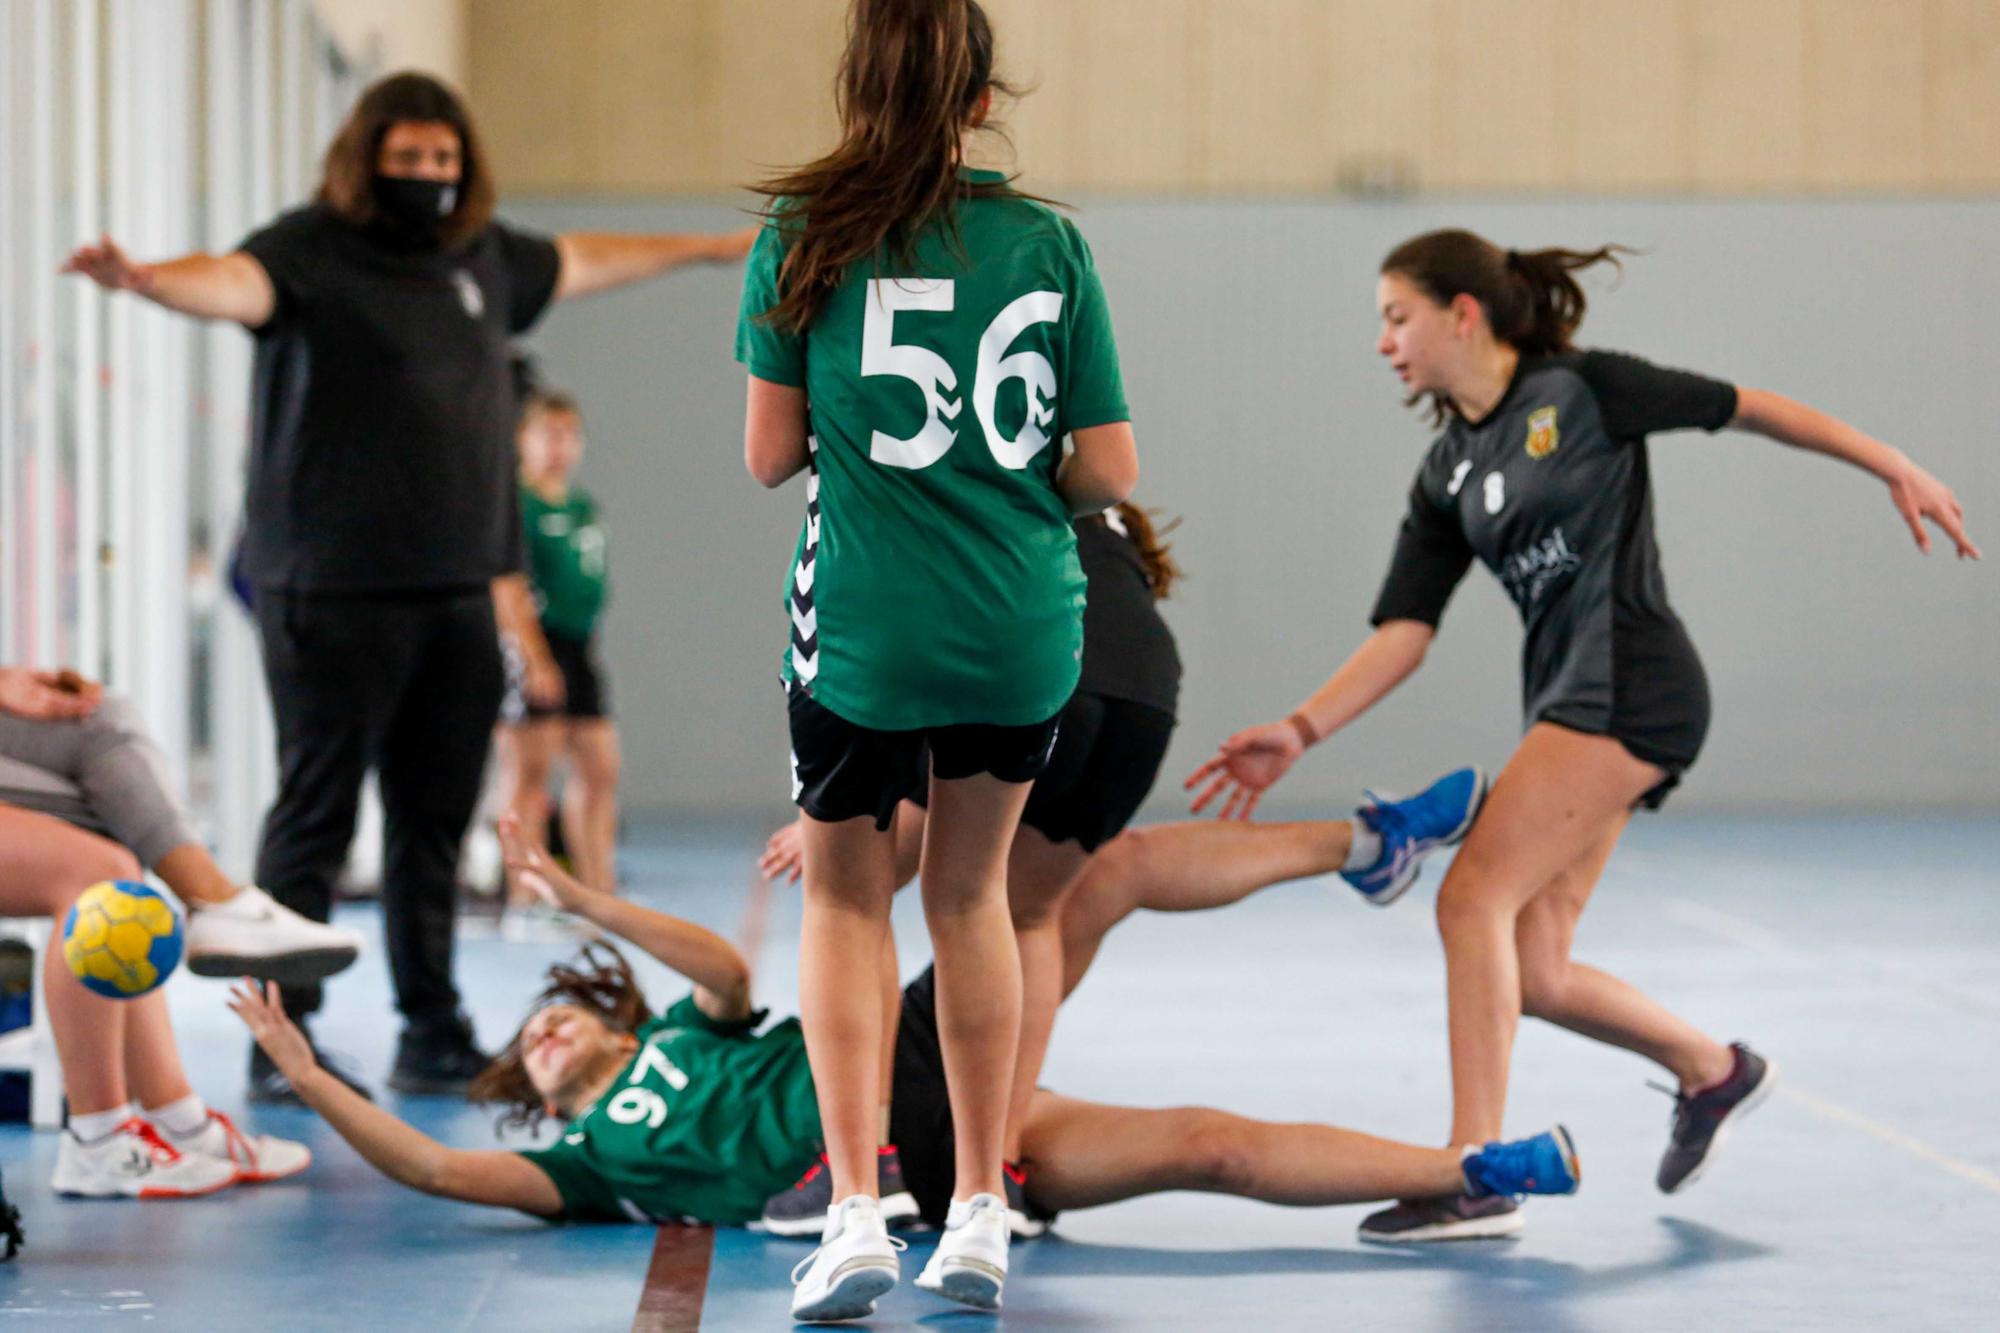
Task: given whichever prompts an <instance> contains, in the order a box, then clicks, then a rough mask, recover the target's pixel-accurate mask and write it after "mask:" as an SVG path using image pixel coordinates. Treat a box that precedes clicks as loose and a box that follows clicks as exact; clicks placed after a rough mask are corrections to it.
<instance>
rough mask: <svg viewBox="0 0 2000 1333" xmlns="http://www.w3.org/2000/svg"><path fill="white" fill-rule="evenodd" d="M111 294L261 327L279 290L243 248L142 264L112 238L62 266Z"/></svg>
mask: <svg viewBox="0 0 2000 1333" xmlns="http://www.w3.org/2000/svg"><path fill="white" fill-rule="evenodd" d="M62 271H63V272H64V273H80V274H82V275H83V276H84V277H86V278H89V279H90V280H91V281H92V282H94V283H96V284H97V285H98V286H100V287H102V288H104V289H105V290H106V291H110V292H131V293H133V294H134V295H137V296H143V297H145V298H146V299H147V300H148V301H151V302H152V303H153V304H155V305H159V306H164V307H166V308H167V309H168V310H172V311H175V312H177V313H179V314H183V315H192V316H194V317H195V318H196V319H228V320H234V321H235V322H236V323H238V324H241V325H243V326H244V327H245V328H250V329H255V328H261V327H262V326H263V325H264V324H266V323H268V322H269V321H270V318H271V315H272V312H273V311H275V310H276V309H277V301H278V296H277V289H276V288H274V287H273V286H272V285H271V275H270V274H268V273H266V272H265V271H264V266H263V265H262V264H260V263H258V262H257V261H256V260H255V259H252V258H251V257H250V256H249V255H247V254H245V253H244V252H243V251H241V250H236V251H232V252H231V253H229V254H226V255H208V254H192V255H183V256H181V257H180V258H179V259H169V260H165V261H163V262H161V263H158V264H141V263H139V262H137V261H136V260H134V259H132V258H131V257H130V256H128V255H127V254H126V253H125V252H124V251H123V250H121V249H119V248H118V243H117V242H116V241H113V240H112V239H111V238H110V237H109V236H103V237H100V238H98V242H97V244H96V245H82V246H78V247H77V248H76V250H75V251H74V252H73V253H72V254H71V255H70V257H69V258H68V259H67V260H65V261H64V263H63V266H62Z"/></svg>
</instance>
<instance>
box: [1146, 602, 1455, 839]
mask: <svg viewBox="0 0 2000 1333" xmlns="http://www.w3.org/2000/svg"><path fill="white" fill-rule="evenodd" d="M1436 633H1437V631H1436V630H1435V629H1433V628H1432V627H1431V626H1430V625H1427V624H1425V623H1424V622H1423V621H1421V620H1388V621H1384V622H1383V623H1382V625H1381V627H1380V628H1378V629H1377V630H1376V631H1375V632H1374V633H1373V634H1371V635H1369V636H1368V638H1367V639H1366V640H1365V641H1364V642H1363V643H1362V645H1361V646H1360V647H1359V648H1357V649H1355V650H1354V653H1353V655H1352V656H1351V657H1349V658H1348V659H1347V661H1346V662H1345V663H1343V664H1342V665H1341V668H1340V670H1338V671H1336V672H1334V673H1333V675H1332V676H1330V677H1328V678H1327V682H1326V684H1324V685H1322V686H1320V687H1319V688H1318V689H1316V690H1314V691H1313V692H1312V693H1311V694H1310V695H1308V696H1307V697H1306V700H1305V702H1304V703H1302V704H1300V705H1299V706H1298V707H1297V708H1295V709H1293V710H1292V713H1291V715H1290V716H1289V717H1287V718H1286V719H1285V720H1284V721H1282V722H1267V723H1265V724H1264V725H1262V726H1258V727H1251V728H1249V729H1247V730H1245V731H1239V732H1237V733H1236V734H1235V735H1234V736H1231V737H1230V738H1229V739H1228V740H1226V741H1224V742H1223V743H1222V744H1221V746H1220V747H1219V748H1218V749H1217V750H1216V752H1215V755H1214V757H1213V758H1211V759H1210V760H1209V761H1208V762H1207V763H1205V764H1203V765H1202V766H1201V767H1200V768H1197V769H1196V770H1195V771H1194V772H1193V773H1191V774H1189V775H1188V779H1187V781H1186V782H1185V783H1183V784H1182V786H1183V788H1184V789H1186V790H1190V791H1192V790H1193V789H1194V788H1195V787H1197V786H1200V785H1201V784H1202V783H1203V782H1206V783H1208V786H1207V787H1206V788H1204V789H1203V790H1202V791H1201V792H1200V793H1199V794H1198V795H1196V796H1195V798H1194V801H1193V802H1192V804H1191V806H1190V807H1189V808H1190V809H1193V810H1196V811H1200V810H1203V809H1205V808H1206V807H1207V806H1208V804H1209V802H1211V801H1213V800H1214V799H1215V798H1216V797H1217V796H1222V795H1224V794H1225V793H1226V799H1225V800H1224V801H1223V803H1222V809H1221V810H1220V811H1218V812H1217V813H1218V814H1219V815H1220V817H1221V818H1223V819H1232V818H1234V819H1248V818H1249V817H1250V813H1251V811H1253V810H1255V809H1256V808H1257V802H1259V801H1261V800H1263V799H1264V792H1265V791H1266V790H1267V789H1268V788H1269V787H1270V786H1271V784H1272V783H1274V782H1276V781H1277V780H1278V779H1279V778H1281V777H1283V776H1284V775H1285V774H1286V773H1287V772H1288V771H1290V769H1291V767H1292V765H1293V764H1295V763H1297V762H1298V759H1299V756H1300V755H1302V754H1304V753H1305V752H1306V750H1307V748H1308V747H1310V746H1313V745H1317V744H1318V743H1319V742H1321V741H1323V740H1325V739H1326V738H1327V737H1329V736H1331V735H1332V734H1333V733H1334V732H1336V731H1338V730H1340V729H1341V728H1342V727H1344V726H1346V725H1347V724H1348V723H1350V722H1352V721H1353V720H1354V719H1355V718H1357V717H1360V716H1361V715H1362V714H1363V713H1365V712H1367V711H1368V710H1369V709H1370V708H1373V707H1374V706H1375V704H1376V703H1377V702H1379V701H1380V700H1381V699H1382V697H1383V696H1384V695H1386V694H1388V693H1389V691H1391V690H1393V689H1395V688H1396V686H1398V685H1400V684H1402V682H1403V681H1404V680H1405V679H1406V678H1407V677H1408V676H1409V675H1410V673H1411V672H1413V671H1415V670H1416V669H1417V668H1418V666H1420V665H1422V663H1423V660H1424V654H1425V653H1427V652H1428V651H1429V650H1430V644H1431V639H1432V638H1433V637H1434V636H1435V635H1436Z"/></svg>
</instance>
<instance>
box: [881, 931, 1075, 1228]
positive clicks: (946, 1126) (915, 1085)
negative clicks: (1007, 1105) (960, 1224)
mask: <svg viewBox="0 0 2000 1333" xmlns="http://www.w3.org/2000/svg"><path fill="white" fill-rule="evenodd" d="M889 1139H890V1141H891V1142H892V1143H894V1144H895V1145H896V1155H897V1157H898V1158H899V1159H900V1160H901V1161H902V1164H903V1183H904V1184H905V1185H907V1186H909V1188H910V1193H911V1195H912V1196H914V1197H915V1199H916V1201H917V1208H918V1209H919V1210H920V1211H921V1212H922V1213H923V1215H924V1220H925V1221H926V1222H929V1223H931V1224H932V1225H933V1226H940V1227H941V1226H943V1225H944V1217H945V1214H946V1213H947V1212H949V1211H950V1209H951V1187H952V1184H953V1177H954V1176H955V1175H956V1174H957V1170H958V1168H957V1166H956V1164H955V1163H954V1162H953V1160H952V1157H953V1151H954V1148H955V1147H956V1144H957V1137H956V1135H955V1134H954V1133H953V1131H952V1126H951V1094H950V1093H949V1092H948V1091H947V1090H946V1087H945V1081H944V1049H943V1047H942V1046H941V1045H940V1044H939V1042H938V1025H937V980H936V978H935V977H934V976H933V974H932V970H931V969H930V968H928V967H927V968H925V969H924V972H923V975H922V976H920V977H918V978H917V979H916V980H915V981H912V982H911V983H910V984H909V985H907V986H905V987H903V1012H902V1017H901V1019H900V1020H898V1022H897V1024H896V1070H895V1081H894V1083H893V1084H892V1086H891V1089H890V1093H889ZM1034 1188H1035V1186H1034V1181H1033V1179H1032V1178H1030V1180H1029V1182H1028V1199H1029V1203H1030V1205H1031V1206H1032V1205H1033V1204H1034ZM1036 1215H1037V1216H1041V1217H1053V1216H1054V1214H1052V1213H1048V1212H1046V1211H1044V1210H1041V1209H1036Z"/></svg>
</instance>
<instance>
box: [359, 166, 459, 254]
mask: <svg viewBox="0 0 2000 1333" xmlns="http://www.w3.org/2000/svg"><path fill="white" fill-rule="evenodd" d="M375 205H376V207H377V208H379V209H381V210H382V221H383V222H384V223H385V224H386V225H387V226H388V228H389V229H390V230H391V231H394V232H397V233H399V234H400V235H402V236H405V237H407V238H409V239H410V240H413V241H421V242H426V243H429V244H436V242H437V240H438V237H439V235H440V234H441V233H442V232H443V230H444V223H445V219H446V218H448V217H450V216H451V211H452V209H454V208H456V207H458V182H457V181H432V180H420V179H418V178H417V177H414V176H377V177H375Z"/></svg>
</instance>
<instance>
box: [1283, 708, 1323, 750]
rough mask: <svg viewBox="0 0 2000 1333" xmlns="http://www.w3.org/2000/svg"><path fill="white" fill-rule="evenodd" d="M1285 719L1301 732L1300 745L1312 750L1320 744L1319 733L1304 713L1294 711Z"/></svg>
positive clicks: (1294, 729)
mask: <svg viewBox="0 0 2000 1333" xmlns="http://www.w3.org/2000/svg"><path fill="white" fill-rule="evenodd" d="M1285 721H1287V722H1289V723H1291V724H1292V730H1293V731H1296V732H1298V733H1299V744H1300V745H1302V746H1304V747H1305V748H1306V749H1308V750H1310V749H1312V747H1313V746H1315V745H1318V744H1319V733H1318V732H1316V731H1314V730H1313V724H1312V723H1311V722H1310V721H1308V720H1307V718H1306V715H1305V714H1304V713H1293V714H1292V715H1291V716H1290V717H1288V718H1286V719H1285Z"/></svg>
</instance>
